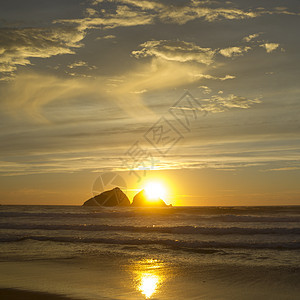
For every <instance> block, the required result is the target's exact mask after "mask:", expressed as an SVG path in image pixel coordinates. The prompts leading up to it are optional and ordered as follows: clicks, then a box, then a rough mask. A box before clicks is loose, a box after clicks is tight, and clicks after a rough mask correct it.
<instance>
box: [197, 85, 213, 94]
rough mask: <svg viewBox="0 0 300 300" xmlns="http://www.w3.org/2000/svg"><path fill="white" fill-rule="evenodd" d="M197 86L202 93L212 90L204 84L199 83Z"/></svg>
mask: <svg viewBox="0 0 300 300" xmlns="http://www.w3.org/2000/svg"><path fill="white" fill-rule="evenodd" d="M198 88H199V89H202V91H203V93H204V94H210V93H211V92H212V90H211V89H210V88H209V87H208V86H206V85H201V86H199V87H198Z"/></svg>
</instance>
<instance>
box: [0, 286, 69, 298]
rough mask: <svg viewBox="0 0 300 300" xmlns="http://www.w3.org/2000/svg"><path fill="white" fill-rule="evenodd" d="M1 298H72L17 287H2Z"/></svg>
mask: <svg viewBox="0 0 300 300" xmlns="http://www.w3.org/2000/svg"><path fill="white" fill-rule="evenodd" d="M0 299H3V300H71V298H69V297H65V296H61V295H54V294H49V293H41V292H33V291H25V290H17V289H0ZM74 300H75V299H74Z"/></svg>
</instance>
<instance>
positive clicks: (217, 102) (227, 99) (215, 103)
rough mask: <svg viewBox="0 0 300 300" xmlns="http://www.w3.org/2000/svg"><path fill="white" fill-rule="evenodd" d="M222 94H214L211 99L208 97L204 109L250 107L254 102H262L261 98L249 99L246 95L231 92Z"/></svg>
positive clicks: (213, 111)
mask: <svg viewBox="0 0 300 300" xmlns="http://www.w3.org/2000/svg"><path fill="white" fill-rule="evenodd" d="M221 95H222V94H218V95H213V96H212V97H211V98H210V99H206V100H205V103H204V104H203V105H202V110H204V111H206V112H212V113H216V112H223V111H225V110H228V109H232V108H241V109H248V108H250V107H251V106H252V105H253V104H258V103H261V100H260V99H259V98H255V99H248V98H246V97H242V96H237V95H234V94H229V95H228V96H223V95H222V96H221Z"/></svg>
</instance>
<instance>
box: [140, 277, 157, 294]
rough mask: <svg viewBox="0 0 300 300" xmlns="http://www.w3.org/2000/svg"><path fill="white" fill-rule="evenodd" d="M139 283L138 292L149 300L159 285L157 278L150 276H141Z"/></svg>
mask: <svg viewBox="0 0 300 300" xmlns="http://www.w3.org/2000/svg"><path fill="white" fill-rule="evenodd" d="M141 275H142V276H143V277H142V278H141V283H140V286H139V290H140V291H141V293H142V294H143V295H145V297H146V298H147V299H149V298H150V297H151V296H152V295H153V294H154V293H155V290H156V288H157V285H158V283H159V277H158V276H156V275H152V274H141Z"/></svg>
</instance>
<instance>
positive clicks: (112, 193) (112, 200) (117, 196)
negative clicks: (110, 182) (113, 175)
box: [83, 187, 130, 206]
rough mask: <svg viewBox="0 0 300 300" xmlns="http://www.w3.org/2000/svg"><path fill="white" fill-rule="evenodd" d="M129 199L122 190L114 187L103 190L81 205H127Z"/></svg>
mask: <svg viewBox="0 0 300 300" xmlns="http://www.w3.org/2000/svg"><path fill="white" fill-rule="evenodd" d="M129 205H130V201H129V199H128V197H127V196H126V195H125V194H124V193H123V191H122V190H121V189H120V188H118V187H116V188H114V189H112V190H109V191H105V192H103V193H101V194H99V195H97V196H95V197H93V198H91V199H89V200H87V201H85V202H84V203H83V206H129Z"/></svg>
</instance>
